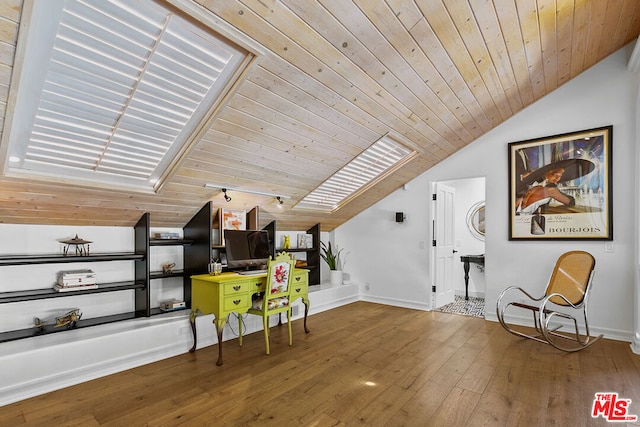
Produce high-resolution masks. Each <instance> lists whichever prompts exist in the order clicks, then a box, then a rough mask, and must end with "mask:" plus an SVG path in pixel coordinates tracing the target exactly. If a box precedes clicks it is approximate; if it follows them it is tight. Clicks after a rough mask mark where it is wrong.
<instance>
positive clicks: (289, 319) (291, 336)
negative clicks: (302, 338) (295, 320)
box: [287, 307, 293, 347]
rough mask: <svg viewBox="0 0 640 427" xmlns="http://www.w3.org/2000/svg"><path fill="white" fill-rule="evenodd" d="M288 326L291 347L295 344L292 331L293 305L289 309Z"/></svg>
mask: <svg viewBox="0 0 640 427" xmlns="http://www.w3.org/2000/svg"><path fill="white" fill-rule="evenodd" d="M287 327H288V328H289V347H291V346H292V345H293V334H292V333H291V307H289V310H287Z"/></svg>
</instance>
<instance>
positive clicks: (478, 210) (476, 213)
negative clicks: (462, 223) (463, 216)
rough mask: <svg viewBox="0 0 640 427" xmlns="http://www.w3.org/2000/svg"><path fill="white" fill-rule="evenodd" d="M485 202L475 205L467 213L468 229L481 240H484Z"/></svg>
mask: <svg viewBox="0 0 640 427" xmlns="http://www.w3.org/2000/svg"><path fill="white" fill-rule="evenodd" d="M484 207H485V205H484V200H482V201H480V202H478V203H476V204H474V205H473V206H471V208H469V212H467V227H468V228H469V231H470V232H471V234H472V235H473V237H475V238H476V239H479V240H484Z"/></svg>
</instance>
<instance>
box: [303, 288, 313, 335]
mask: <svg viewBox="0 0 640 427" xmlns="http://www.w3.org/2000/svg"><path fill="white" fill-rule="evenodd" d="M302 303H303V304H304V332H305V333H307V334H308V333H309V332H311V331H310V330H309V328H307V315H308V314H309V298H308V297H302Z"/></svg>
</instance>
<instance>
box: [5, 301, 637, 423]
mask: <svg viewBox="0 0 640 427" xmlns="http://www.w3.org/2000/svg"><path fill="white" fill-rule="evenodd" d="M308 325H309V328H310V329H311V333H310V334H308V335H305V334H304V332H303V330H302V322H301V321H295V322H294V325H293V326H294V337H293V341H294V344H293V347H291V348H289V347H288V345H287V333H286V328H285V327H274V328H272V337H271V338H272V341H271V355H270V356H267V355H265V354H264V341H263V335H262V333H261V332H259V333H254V334H251V335H249V336H246V337H245V338H244V346H243V347H242V348H240V347H239V346H238V345H237V344H238V343H237V340H231V341H227V342H225V344H224V345H225V348H224V353H225V354H224V355H225V360H224V362H225V363H224V365H223V366H221V367H218V366H216V365H215V360H216V356H217V347H215V346H213V347H207V348H204V349H200V350H198V351H196V352H195V353H193V354H189V353H187V354H184V355H181V356H177V357H174V358H171V359H167V360H163V361H160V362H157V363H153V364H149V365H146V366H142V367H140V368H136V369H131V370H129V371H126V372H122V373H118V374H115V375H111V376H108V377H105V378H101V379H97V380H94V381H90V382H87V383H84V384H81V385H77V386H73V387H70V388H67V389H65V390H61V391H57V392H53V393H49V394H46V395H43V396H39V397H35V398H32V399H28V400H25V401H22V402H18V403H15V404H12V405H7V406H5V407H0V426H23V425H24V426H54V425H55V426H62V425H77V426H140V425H150V426H160V425H187V426H209V425H211V426H220V425H234V426H236V425H254V424H256V425H267V426H268V425H277V426H290V425H303V426H353V425H375V426H404V425H406V426H431V425H432V426H465V425H466V426H482V425H488V426H519V425H522V426H548V425H560V426H573V425H576V426H578V425H580V426H586V425H606V424H607V422H606V421H605V420H604V419H603V418H598V419H592V418H591V409H592V405H593V400H594V394H595V393H596V392H606V391H609V392H617V393H618V394H619V396H620V398H625V399H631V400H632V403H631V404H630V406H629V412H630V413H631V414H636V415H640V356H638V355H634V354H633V353H632V352H631V350H630V348H629V343H626V342H618V341H610V340H601V341H600V342H598V343H596V344H595V345H594V346H593V347H590V348H588V349H586V350H583V351H581V352H578V353H573V354H565V353H562V352H559V351H557V350H555V349H553V348H552V347H550V346H547V345H544V344H540V343H536V342H533V341H530V340H524V339H519V338H517V337H515V336H513V335H510V334H508V333H507V332H505V331H504V330H503V329H502V328H501V327H500V325H499V324H498V323H494V322H488V321H485V320H483V319H479V318H473V317H465V316H459V315H455V314H447V313H440V312H422V311H416V310H409V309H403V308H397V307H390V306H385V305H378V304H371V303H365V302H358V303H354V304H350V305H347V306H343V307H340V308H338V309H334V310H330V311H327V312H323V313H320V314H317V315H314V316H311V317H310V318H309V321H308ZM25 369H26V368H25ZM636 425H640V423H637V424H636Z"/></svg>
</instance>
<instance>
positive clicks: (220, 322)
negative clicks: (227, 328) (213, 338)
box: [213, 318, 227, 366]
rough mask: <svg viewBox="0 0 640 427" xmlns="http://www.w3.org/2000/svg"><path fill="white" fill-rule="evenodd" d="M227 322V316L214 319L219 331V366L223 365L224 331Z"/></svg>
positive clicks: (217, 363)
mask: <svg viewBox="0 0 640 427" xmlns="http://www.w3.org/2000/svg"><path fill="white" fill-rule="evenodd" d="M226 323H227V319H226V318H223V319H214V320H213V324H214V325H216V332H217V333H218V361H217V362H216V365H218V366H222V331H223V330H224V325H226Z"/></svg>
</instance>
